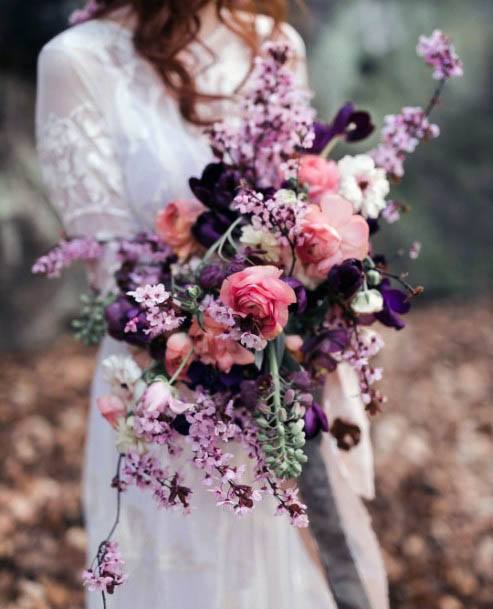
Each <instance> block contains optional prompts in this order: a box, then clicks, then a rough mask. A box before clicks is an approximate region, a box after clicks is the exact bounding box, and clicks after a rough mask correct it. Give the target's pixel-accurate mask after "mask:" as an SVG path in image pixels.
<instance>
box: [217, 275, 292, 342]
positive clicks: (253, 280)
mask: <svg viewBox="0 0 493 609" xmlns="http://www.w3.org/2000/svg"><path fill="white" fill-rule="evenodd" d="M281 275H282V271H281V270H280V269H278V268H277V267H275V266H251V267H249V268H246V269H245V270H244V271H240V272H239V273H233V275H230V276H229V277H228V278H226V279H225V280H224V281H223V285H222V287H221V294H220V298H221V300H222V301H223V303H224V304H225V305H227V306H229V307H231V308H232V309H233V311H235V313H237V314H238V315H241V316H242V317H247V316H251V317H252V319H253V321H254V322H255V323H256V324H257V326H258V330H259V332H260V333H261V335H262V337H263V338H265V339H267V340H271V339H273V338H275V337H276V336H278V335H279V334H280V333H281V332H282V329H283V328H284V326H285V325H286V323H287V321H288V306H289V305H290V304H294V303H295V302H296V294H295V292H294V290H293V288H291V287H290V286H289V285H288V284H287V283H285V282H284V281H282V280H281V279H280V277H281Z"/></svg>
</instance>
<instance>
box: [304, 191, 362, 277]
mask: <svg viewBox="0 0 493 609" xmlns="http://www.w3.org/2000/svg"><path fill="white" fill-rule="evenodd" d="M368 247H369V228H368V223H367V222H366V220H365V219H364V218H362V217H361V216H360V215H356V214H354V212H353V206H352V205H351V203H349V201H346V199H343V198H342V197H340V196H338V195H326V196H325V197H323V199H322V201H321V203H320V207H319V206H318V205H310V206H309V207H308V211H307V212H306V214H305V215H304V216H303V219H302V221H301V225H300V242H299V244H298V246H297V248H296V254H297V256H298V258H299V260H300V261H301V263H302V264H303V266H304V271H305V273H306V275H307V276H308V277H309V278H311V279H316V280H321V279H324V278H325V277H326V276H327V273H328V272H329V271H330V269H331V268H332V267H333V266H334V265H335V264H340V263H341V262H342V261H343V260H347V259H348V258H355V259H357V260H363V258H364V257H365V256H366V255H367V254H368Z"/></svg>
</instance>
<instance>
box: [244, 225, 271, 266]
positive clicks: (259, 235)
mask: <svg viewBox="0 0 493 609" xmlns="http://www.w3.org/2000/svg"><path fill="white" fill-rule="evenodd" d="M240 241H241V243H243V244H244V245H247V246H248V247H251V248H252V249H259V250H262V251H264V252H265V254H266V256H267V258H268V259H269V260H271V261H272V262H277V261H279V259H280V257H281V248H280V247H279V242H278V240H277V239H276V237H275V236H274V235H273V234H272V233H270V232H269V231H266V230H257V229H255V228H254V227H253V226H252V225H251V224H247V226H244V227H243V229H242V232H241V237H240Z"/></svg>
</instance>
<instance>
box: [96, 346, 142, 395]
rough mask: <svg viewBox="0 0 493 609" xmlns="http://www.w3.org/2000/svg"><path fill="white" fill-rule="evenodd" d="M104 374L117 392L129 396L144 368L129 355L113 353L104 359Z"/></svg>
mask: <svg viewBox="0 0 493 609" xmlns="http://www.w3.org/2000/svg"><path fill="white" fill-rule="evenodd" d="M103 374H104V378H105V380H106V381H107V382H108V383H109V384H110V385H111V387H112V389H113V391H114V393H115V394H117V395H119V396H123V397H125V398H128V397H130V395H132V394H133V392H134V389H135V385H136V383H137V381H139V380H140V378H141V376H142V370H141V369H140V368H139V366H138V365H137V364H136V362H135V361H134V360H133V359H132V358H131V357H130V356H128V355H111V356H110V357H107V358H106V359H105V360H104V361H103Z"/></svg>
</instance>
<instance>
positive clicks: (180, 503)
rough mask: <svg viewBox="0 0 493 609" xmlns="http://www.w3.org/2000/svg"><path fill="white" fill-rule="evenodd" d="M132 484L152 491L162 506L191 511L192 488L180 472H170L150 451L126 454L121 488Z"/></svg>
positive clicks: (124, 488)
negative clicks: (185, 484)
mask: <svg viewBox="0 0 493 609" xmlns="http://www.w3.org/2000/svg"><path fill="white" fill-rule="evenodd" d="M132 484H134V485H135V486H137V488H140V489H146V490H149V491H151V492H152V495H153V497H154V499H155V501H156V502H157V505H158V506H159V507H160V508H163V509H169V508H175V507H181V508H182V509H183V510H184V511H185V512H186V513H187V512H188V511H189V508H190V504H189V496H190V495H191V494H192V491H191V489H189V488H188V487H186V486H184V484H183V478H182V477H181V475H180V474H179V473H178V472H175V473H173V474H170V471H169V468H163V467H162V466H161V465H160V463H159V461H158V459H157V458H156V457H155V456H154V455H151V454H150V453H138V452H136V451H132V452H129V453H127V454H126V455H125V460H124V466H123V471H122V476H121V480H120V485H121V487H120V488H121V489H122V490H126V489H127V488H128V487H129V486H130V485H132Z"/></svg>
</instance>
